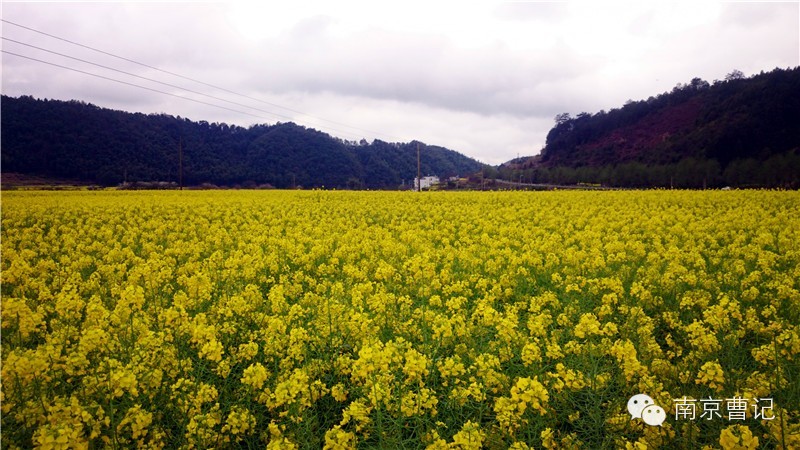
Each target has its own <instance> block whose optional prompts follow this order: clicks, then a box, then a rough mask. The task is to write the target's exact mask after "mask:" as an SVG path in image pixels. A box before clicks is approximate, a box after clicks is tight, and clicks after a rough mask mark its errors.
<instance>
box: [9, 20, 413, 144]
mask: <svg viewBox="0 0 800 450" xmlns="http://www.w3.org/2000/svg"><path fill="white" fill-rule="evenodd" d="M0 21H2V22H4V23H7V24H9V25H13V26H16V27H19V28H23V29H25V30H29V31H33V32H34V33H38V34H41V35H44V36H47V37H50V38H53V39H57V40H60V41H63V42H67V43H69V44H72V45H76V46H78V47H82V48H85V49H88V50H91V51H94V52H97V53H101V54H104V55H107V56H111V57H113V58H117V59H121V60H123V61H127V62H130V63H133V64H137V65H139V66H142V67H146V68H148V69H152V70H155V71H158V72H161V73H165V74H167V75H171V76H174V77H178V78H182V79H184V80H188V81H192V82H194V83H198V84H202V85H204V86H207V87H211V88H214V89H218V90H220V91H223V92H227V93H229V94H234V95H237V96H239V97H243V98H247V99H250V100H253V101H256V102H259V103H263V104H265V105H270V106H273V107H276V108H281V109H284V110H287V111H291V112H294V113H297V114H301V115H303V116H306V117H310V118H312V119H314V120H321V121H323V122H328V123H332V124H334V125H339V126H343V127H346V128H350V129H353V130H358V131H363V132H367V133H370V134H377V135H381V136H386V137H390V138H392V139H398V140H402V139H401V138H399V137H397V136H392V135H390V134H386V133H381V132H378V131H374V130H369V129H366V128H360V127H354V126H352V125H347V124H345V123H341V122H337V121H333V120H329V119H324V118H321V117H315V116H312V115H311V114H307V113H304V112H302V111H298V110H296V109H292V108H288V107H286V106H282V105H279V104H276V103H272V102H268V101H266V100H262V99H259V98H256V97H252V96H250V95H246V94H242V93H239V92H236V91H232V90H230V89H226V88H224V87H221V86H217V85H214V84H211V83H206V82H205V81H201V80H198V79H195V78H191V77H187V76H184V75H181V74H178V73H175V72H170V71H168V70H164V69H161V68H159V67H155V66H151V65H149V64H145V63H143V62H139V61H136V60H133V59H130V58H126V57H124V56H119V55H116V54H114V53H111V52H107V51H104V50H100V49H98V48H95V47H91V46H88V45H85V44H81V43H79V42H75V41H71V40H69V39H66V38H62V37H60V36H56V35H54V34H50V33H46V32H44V31H40V30H37V29H35V28H31V27H28V26H25V25H21V24H18V23H15V22H12V21H10V20H6V19H0ZM252 109H256V108H252ZM270 114H274V113H270ZM275 115H277V114H275Z"/></svg>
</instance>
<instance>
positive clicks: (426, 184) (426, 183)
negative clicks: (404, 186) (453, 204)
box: [414, 176, 439, 191]
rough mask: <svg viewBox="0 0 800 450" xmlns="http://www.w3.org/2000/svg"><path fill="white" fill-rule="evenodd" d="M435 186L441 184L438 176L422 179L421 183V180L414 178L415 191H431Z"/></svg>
mask: <svg viewBox="0 0 800 450" xmlns="http://www.w3.org/2000/svg"><path fill="white" fill-rule="evenodd" d="M434 184H439V177H437V176H428V177H422V182H421V183H420V179H419V178H416V177H414V189H415V190H417V191H418V190H420V189H430V187H431V186H433V185H434Z"/></svg>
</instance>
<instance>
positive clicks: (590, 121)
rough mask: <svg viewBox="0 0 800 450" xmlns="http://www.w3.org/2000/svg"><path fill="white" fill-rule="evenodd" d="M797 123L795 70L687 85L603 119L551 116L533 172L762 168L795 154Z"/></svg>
mask: <svg viewBox="0 0 800 450" xmlns="http://www.w3.org/2000/svg"><path fill="white" fill-rule="evenodd" d="M739 75H740V73H739ZM798 123H800V68H794V69H787V70H783V69H775V70H773V71H771V72H768V73H761V74H759V75H755V76H753V77H750V78H744V77H742V76H729V77H727V79H726V80H724V81H716V82H714V84H709V83H708V82H705V81H703V80H701V79H699V78H695V79H693V80H692V81H691V82H690V83H688V84H679V85H678V86H676V87H675V89H673V90H672V91H671V92H669V93H663V94H660V95H658V96H656V97H650V98H649V99H647V100H642V101H638V102H628V103H627V104H626V105H625V106H624V107H622V108H619V109H613V110H611V111H609V112H604V111H601V112H598V113H596V114H588V113H581V114H579V115H578V116H577V117H571V116H570V115H569V114H566V113H565V114H559V115H558V116H557V117H556V125H555V126H554V127H553V129H552V130H550V133H549V134H548V136H547V145H546V146H545V148H544V150H543V151H542V154H541V155H540V157H539V158H537V159H536V160H535V161H534V162H533V164H534V165H537V166H543V167H559V166H565V167H573V168H575V167H582V166H591V167H598V166H606V165H617V164H624V163H630V162H636V163H642V164H645V165H653V164H672V163H677V162H678V161H680V160H683V159H686V158H696V159H699V160H714V161H716V162H718V163H719V164H721V165H722V166H723V168H724V167H725V166H727V165H728V164H729V163H731V162H732V161H735V160H739V159H748V158H752V159H755V160H760V161H763V160H766V159H768V158H770V157H772V156H775V155H778V154H783V153H786V152H790V151H793V150H795V149H800V126H797V124H798ZM519 163H520V162H518V164H519Z"/></svg>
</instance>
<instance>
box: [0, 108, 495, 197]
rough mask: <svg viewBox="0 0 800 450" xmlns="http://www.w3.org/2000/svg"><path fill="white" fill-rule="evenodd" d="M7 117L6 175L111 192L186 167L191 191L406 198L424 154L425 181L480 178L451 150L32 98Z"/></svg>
mask: <svg viewBox="0 0 800 450" xmlns="http://www.w3.org/2000/svg"><path fill="white" fill-rule="evenodd" d="M0 107H1V109H2V121H1V123H0V127H1V129H0V132H1V133H2V152H1V153H2V170H3V172H16V173H21V174H30V175H40V176H51V177H58V178H68V179H75V180H83V181H91V182H94V183H98V184H103V185H115V184H119V183H122V182H125V181H129V182H130V181H170V182H177V181H178V180H179V167H180V166H181V165H182V167H183V171H182V172H183V182H184V183H185V184H186V185H197V184H201V183H211V184H215V185H220V186H234V185H237V186H256V185H264V184H269V185H272V186H274V187H278V188H289V187H295V186H303V187H323V186H324V187H330V188H348V187H349V188H397V187H399V186H401V185H402V184H403V183H405V185H406V186H408V185H410V183H411V180H412V179H413V177H415V176H416V173H417V145H419V147H420V149H421V152H420V153H421V157H420V160H421V161H420V162H421V171H422V173H423V174H435V175H439V176H452V175H464V174H469V173H474V172H476V171H479V170H480V169H481V163H479V162H478V161H476V160H474V159H472V158H469V157H467V156H465V155H462V154H460V153H458V152H456V151H453V150H449V149H446V148H443V147H438V146H433V145H426V144H424V143H420V142H417V141H413V142H408V143H389V142H383V141H380V140H375V141H373V142H372V143H367V142H366V141H363V140H362V142H361V143H360V144H359V143H355V142H346V141H342V140H340V139H337V138H334V137H332V136H330V135H328V134H326V133H323V132H320V131H317V130H314V129H311V128H306V127H303V126H300V125H297V124H294V123H291V122H289V123H278V124H276V125H254V126H251V127H248V128H243V127H239V126H230V125H227V124H224V123H208V122H205V121H199V122H194V121H190V120H188V119H182V118H180V117H173V116H169V115H166V114H149V115H148V114H141V113H129V112H124V111H116V110H111V109H105V108H100V107H97V106H95V105H92V104H88V103H84V102H80V101H74V100H73V101H59V100H38V99H35V98H33V97H30V96H23V97H19V98H14V97H7V96H3V97H2V103H1V104H0ZM181 159H182V161H181Z"/></svg>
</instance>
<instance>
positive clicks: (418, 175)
mask: <svg viewBox="0 0 800 450" xmlns="http://www.w3.org/2000/svg"><path fill="white" fill-rule="evenodd" d="M417 192H422V177H421V176H420V166H419V142H417Z"/></svg>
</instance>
